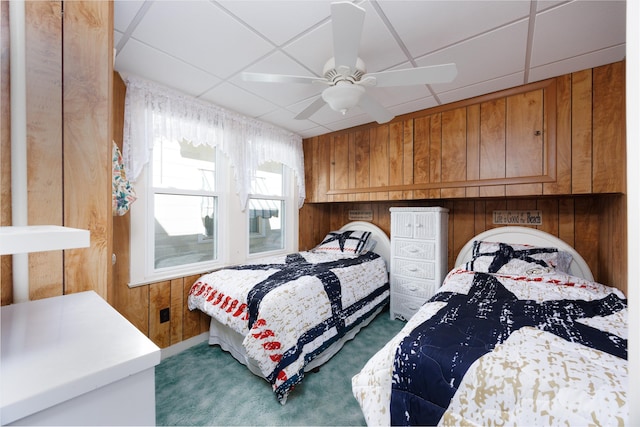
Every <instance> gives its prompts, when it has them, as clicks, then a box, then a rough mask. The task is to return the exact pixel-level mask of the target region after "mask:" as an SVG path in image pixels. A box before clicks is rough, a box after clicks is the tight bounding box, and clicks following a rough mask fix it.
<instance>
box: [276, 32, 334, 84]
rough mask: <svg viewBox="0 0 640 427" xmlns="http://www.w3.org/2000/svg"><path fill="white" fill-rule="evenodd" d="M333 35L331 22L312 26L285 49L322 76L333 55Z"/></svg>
mask: <svg viewBox="0 0 640 427" xmlns="http://www.w3.org/2000/svg"><path fill="white" fill-rule="evenodd" d="M332 40H333V36H332V34H331V22H330V21H327V22H325V23H324V24H322V25H319V26H317V27H314V28H312V29H311V30H310V31H309V32H308V33H306V34H305V35H304V36H302V37H300V38H299V39H297V40H295V41H294V42H292V43H291V44H289V45H287V46H285V47H284V48H283V50H284V51H285V52H286V53H287V54H289V55H291V57H293V58H295V59H296V60H297V61H299V62H300V63H301V64H302V65H304V66H305V67H307V68H308V69H309V70H311V71H313V72H314V73H315V74H316V75H318V76H322V75H323V73H322V69H323V68H324V65H325V63H326V62H327V61H328V60H329V59H330V58H331V57H333V41H332Z"/></svg>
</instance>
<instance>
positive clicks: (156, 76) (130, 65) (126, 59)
mask: <svg viewBox="0 0 640 427" xmlns="http://www.w3.org/2000/svg"><path fill="white" fill-rule="evenodd" d="M114 68H115V70H116V71H118V72H120V73H130V74H134V75H136V76H139V77H142V78H144V79H146V80H151V81H154V82H157V83H161V84H163V85H165V86H167V87H171V88H174V89H176V90H179V91H181V92H182V93H185V94H187V95H191V96H198V95H199V94H201V93H202V92H204V91H206V90H207V89H209V88H210V87H212V86H214V85H215V84H217V83H219V82H220V79H218V78H217V77H215V76H212V75H210V74H207V73H205V72H203V71H202V70H200V69H198V68H195V67H193V66H191V65H189V64H187V63H185V62H182V61H180V60H178V59H176V58H174V57H171V56H169V55H167V54H165V53H163V52H160V51H158V50H156V49H153V48H151V47H149V46H147V45H144V44H142V43H140V42H137V41H135V40H129V42H127V44H126V45H125V47H124V48H123V49H122V50H121V51H120V52H117V55H116V62H115V66H114ZM176 76H180V78H179V79H176Z"/></svg>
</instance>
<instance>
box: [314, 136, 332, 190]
mask: <svg viewBox="0 0 640 427" xmlns="http://www.w3.org/2000/svg"><path fill="white" fill-rule="evenodd" d="M314 142H315V147H314V148H315V150H314V153H315V158H316V165H315V170H316V171H317V175H316V185H317V186H318V187H317V191H316V201H318V202H326V201H328V200H329V198H328V196H327V191H328V190H329V188H331V187H330V184H331V183H330V182H329V173H330V169H329V167H330V164H331V138H330V137H329V136H328V135H321V136H319V137H317V138H315V139H314Z"/></svg>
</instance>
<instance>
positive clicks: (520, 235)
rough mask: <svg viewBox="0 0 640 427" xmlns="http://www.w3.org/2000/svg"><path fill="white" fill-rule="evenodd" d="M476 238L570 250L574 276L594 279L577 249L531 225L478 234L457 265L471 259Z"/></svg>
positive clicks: (460, 256) (571, 272) (570, 269)
mask: <svg viewBox="0 0 640 427" xmlns="http://www.w3.org/2000/svg"><path fill="white" fill-rule="evenodd" d="M474 240H483V241H487V242H502V243H520V244H526V245H533V246H542V247H554V248H558V249H560V250H563V251H565V252H569V253H570V254H571V256H572V257H573V261H572V262H571V265H570V266H569V273H570V274H571V275H572V276H577V277H582V278H584V279H587V280H591V281H593V274H592V273H591V269H590V268H589V266H588V265H587V262H586V261H585V260H584V258H582V256H581V255H580V254H579V253H578V252H577V251H576V250H575V249H573V248H572V247H571V246H570V245H568V244H567V243H565V242H563V241H562V240H560V239H558V238H557V237H556V236H554V235H552V234H549V233H547V232H544V231H541V230H538V229H536V228H529V227H498V228H492V229H491V230H487V231H485V232H482V233H480V234H478V235H477V236H475V237H474V238H473V239H471V240H469V241H468V242H467V243H466V244H465V245H464V246H463V247H462V249H461V250H460V253H459V254H458V258H456V264H455V265H456V266H459V265H462V264H464V263H466V262H467V261H469V260H471V256H472V253H471V252H472V250H473V241H474Z"/></svg>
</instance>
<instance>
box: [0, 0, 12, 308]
mask: <svg viewBox="0 0 640 427" xmlns="http://www.w3.org/2000/svg"><path fill="white" fill-rule="evenodd" d="M9 56H10V51H9V2H6V1H3V2H0V73H1V74H0V75H1V77H0V99H2V102H1V103H0V226H7V225H11V107H10V105H11V102H10V100H11V90H10V84H9V83H10V80H9V78H8V77H9ZM11 262H12V258H11V256H9V255H3V256H0V305H7V304H10V303H11V302H13V287H12V283H13V275H12V273H11Z"/></svg>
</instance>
